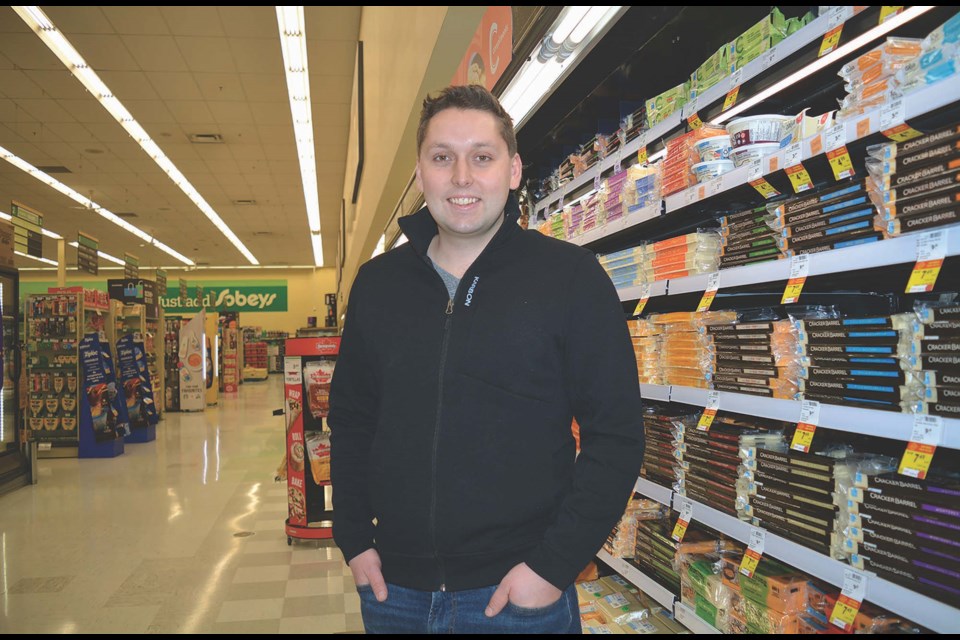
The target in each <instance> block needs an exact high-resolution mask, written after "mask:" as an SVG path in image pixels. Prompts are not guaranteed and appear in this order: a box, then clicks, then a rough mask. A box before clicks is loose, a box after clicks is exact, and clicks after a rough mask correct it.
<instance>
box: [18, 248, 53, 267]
mask: <svg viewBox="0 0 960 640" xmlns="http://www.w3.org/2000/svg"><path fill="white" fill-rule="evenodd" d="M14 253H15V254H17V255H18V256H23V257H24V258H30V259H31V260H39V261H40V262H45V263H47V264H52V265H53V266H55V267H56V266H59V264H58V263H57V261H56V260H50V259H49V258H38V257H37V256H31V255H30V254H28V253H22V252H20V251H14Z"/></svg>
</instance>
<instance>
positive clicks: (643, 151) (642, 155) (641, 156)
mask: <svg viewBox="0 0 960 640" xmlns="http://www.w3.org/2000/svg"><path fill="white" fill-rule="evenodd" d="M637 162H639V163H640V164H647V145H643V146H642V147H640V150H639V151H637Z"/></svg>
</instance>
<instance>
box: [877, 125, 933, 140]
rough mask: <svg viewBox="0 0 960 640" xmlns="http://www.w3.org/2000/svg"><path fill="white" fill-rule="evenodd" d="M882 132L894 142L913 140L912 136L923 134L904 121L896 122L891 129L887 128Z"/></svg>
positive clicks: (916, 136)
mask: <svg viewBox="0 0 960 640" xmlns="http://www.w3.org/2000/svg"><path fill="white" fill-rule="evenodd" d="M882 133H883V135H885V136H887V137H888V138H890V139H891V140H893V141H894V142H906V141H907V140H913V139H914V138H919V137H920V136H922V135H923V134H922V133H920V132H919V131H917V130H916V129H914V128H913V127H911V126H910V125H908V124H907V123H906V122H904V123H902V124H898V125H897V126H895V127H893V128H891V129H887V130H886V131H883V132H882Z"/></svg>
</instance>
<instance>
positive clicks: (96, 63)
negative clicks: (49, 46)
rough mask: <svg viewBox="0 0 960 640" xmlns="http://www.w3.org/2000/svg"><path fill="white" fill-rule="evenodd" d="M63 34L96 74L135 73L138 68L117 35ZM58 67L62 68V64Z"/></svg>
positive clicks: (135, 61)
mask: <svg viewBox="0 0 960 640" xmlns="http://www.w3.org/2000/svg"><path fill="white" fill-rule="evenodd" d="M65 33H66V37H67V39H68V40H69V41H70V43H71V44H72V45H73V46H74V48H75V49H76V50H77V52H78V53H79V54H80V55H81V56H83V59H84V60H86V61H87V64H88V65H90V68H91V69H93V70H94V71H96V72H97V73H98V74H99V73H102V72H104V71H136V70H138V69H139V68H140V65H138V64H137V60H136V59H135V58H134V57H133V55H131V53H130V49H128V48H127V45H126V43H125V42H124V40H123V38H122V37H121V36H119V35H103V34H98V35H87V34H83V33H70V32H69V31H68V32H65ZM58 62H59V60H58ZM60 66H61V68H62V67H63V65H62V64H61V65H60Z"/></svg>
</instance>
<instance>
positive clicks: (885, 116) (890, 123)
mask: <svg viewBox="0 0 960 640" xmlns="http://www.w3.org/2000/svg"><path fill="white" fill-rule="evenodd" d="M906 119H907V113H906V108H905V107H904V105H903V99H902V98H900V99H898V100H894V101H893V102H891V103H890V104H888V105H887V106H885V107H883V108H882V109H880V131H886V130H887V129H892V128H894V127H895V126H897V125H898V124H903V123H904V121H905V120H906Z"/></svg>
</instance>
